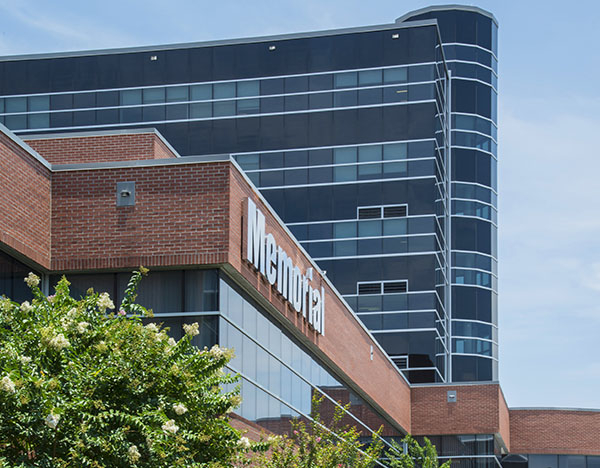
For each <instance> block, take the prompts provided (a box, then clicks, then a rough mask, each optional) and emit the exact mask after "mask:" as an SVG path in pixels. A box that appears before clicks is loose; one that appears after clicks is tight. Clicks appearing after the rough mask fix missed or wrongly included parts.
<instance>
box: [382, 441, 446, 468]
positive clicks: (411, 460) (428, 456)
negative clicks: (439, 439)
mask: <svg viewBox="0 0 600 468" xmlns="http://www.w3.org/2000/svg"><path fill="white" fill-rule="evenodd" d="M403 442H404V447H402V446H400V444H398V443H397V442H396V441H395V440H392V443H391V445H392V448H391V449H390V450H388V451H387V452H386V458H387V460H386V461H387V464H388V466H389V467H390V468H450V464H451V462H450V460H448V461H446V462H444V463H443V464H442V465H440V464H439V461H438V455H437V450H436V449H435V446H434V445H432V443H431V442H430V440H429V439H428V438H427V437H425V443H424V444H423V446H421V445H419V443H418V442H417V441H416V440H415V439H413V438H412V437H411V436H406V437H405V438H404V440H403Z"/></svg>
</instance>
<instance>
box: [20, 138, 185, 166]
mask: <svg viewBox="0 0 600 468" xmlns="http://www.w3.org/2000/svg"><path fill="white" fill-rule="evenodd" d="M24 141H25V142H26V143H27V144H28V145H29V146H31V147H32V148H34V149H35V150H36V151H37V152H39V153H40V154H43V155H44V158H46V160H48V161H49V162H50V163H51V164H78V163H97V162H108V161H132V160H141V159H164V158H174V157H176V156H175V155H174V154H173V152H172V151H171V150H170V149H168V148H167V146H166V145H165V144H164V143H163V142H162V141H161V139H160V138H159V137H158V136H157V135H156V134H155V133H154V132H150V131H148V132H141V133H126V134H121V133H117V134H112V135H111V134H106V135H94V136H77V134H74V135H70V136H59V137H52V136H49V137H48V138H33V139H27V137H24Z"/></svg>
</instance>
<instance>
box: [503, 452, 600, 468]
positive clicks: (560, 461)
mask: <svg viewBox="0 0 600 468" xmlns="http://www.w3.org/2000/svg"><path fill="white" fill-rule="evenodd" d="M502 467H503V468H599V467H600V456H593V455H587V456H586V455H540V454H523V455H519V454H510V455H507V456H505V457H504V458H503V459H502Z"/></svg>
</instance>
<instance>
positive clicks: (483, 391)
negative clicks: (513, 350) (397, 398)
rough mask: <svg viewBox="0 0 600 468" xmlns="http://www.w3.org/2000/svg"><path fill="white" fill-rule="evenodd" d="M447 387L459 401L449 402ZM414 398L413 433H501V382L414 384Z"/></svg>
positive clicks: (412, 393) (412, 390)
mask: <svg viewBox="0 0 600 468" xmlns="http://www.w3.org/2000/svg"><path fill="white" fill-rule="evenodd" d="M448 390H454V391H456V403H448V402H447V392H448ZM411 397H412V424H411V427H412V433H413V434H414V435H444V434H495V433H498V432H500V421H499V415H498V409H499V386H498V384H483V385H435V386H429V387H413V388H412V389H411ZM507 440H508V439H507Z"/></svg>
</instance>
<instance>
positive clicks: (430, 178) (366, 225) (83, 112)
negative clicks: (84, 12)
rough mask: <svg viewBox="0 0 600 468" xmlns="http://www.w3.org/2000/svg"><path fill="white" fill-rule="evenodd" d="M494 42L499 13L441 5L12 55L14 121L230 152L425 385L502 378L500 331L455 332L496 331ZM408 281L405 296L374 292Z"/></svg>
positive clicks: (27, 127)
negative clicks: (317, 26)
mask: <svg viewBox="0 0 600 468" xmlns="http://www.w3.org/2000/svg"><path fill="white" fill-rule="evenodd" d="M420 19H436V20H437V24H436V23H435V22H433V21H426V22H422V21H421V22H411V21H412V20H420ZM438 26H439V28H438ZM440 33H441V36H440ZM496 43H497V25H496V24H495V22H494V20H493V19H492V18H491V17H490V16H489V15H487V14H484V13H483V12H475V11H463V10H461V9H451V8H450V9H447V10H438V9H435V8H434V9H430V10H428V12H426V13H419V14H416V13H415V14H414V15H413V16H410V15H407V17H405V18H403V21H399V22H396V23H393V24H388V25H382V26H373V27H362V28H355V29H353V30H340V31H328V32H313V33H306V34H297V35H291V36H288V37H286V38H276V37H273V38H260V39H256V40H248V41H246V42H241V41H231V42H229V41H223V42H220V43H212V44H209V45H203V44H188V45H183V46H178V47H176V48H167V47H158V48H149V49H147V50H125V51H114V52H111V51H108V52H106V51H104V52H99V53H75V54H70V55H69V56H48V57H38V58H27V57H23V58H19V57H9V58H5V59H2V58H0V76H3V77H5V78H6V79H3V80H0V123H4V124H5V125H6V126H8V127H9V128H10V129H12V130H14V131H15V132H17V133H18V134H20V135H25V136H26V135H28V134H31V133H36V132H38V133H39V132H52V131H61V132H62V131H69V130H77V129H85V130H95V129H98V130H100V129H125V128H133V127H141V126H150V127H155V128H156V129H157V130H158V131H159V132H160V133H161V134H162V135H163V136H164V137H165V138H166V139H167V140H168V141H169V143H171V145H172V146H173V147H174V148H175V149H176V150H177V151H178V152H179V153H180V154H181V155H183V156H188V155H205V154H217V153H219V154H222V153H225V154H231V155H232V156H233V157H234V158H235V159H236V160H237V162H238V163H239V165H240V166H241V167H242V168H243V169H244V171H245V172H246V173H247V175H248V176H249V178H250V179H251V180H252V182H253V183H254V184H255V185H256V186H257V187H258V188H259V189H260V190H261V192H262V194H263V195H264V196H265V197H266V198H267V200H268V201H269V203H270V204H271V205H272V206H273V207H274V209H275V210H276V211H277V213H278V214H279V216H280V217H281V218H282V219H283V221H284V222H285V223H286V224H287V225H288V227H289V228H290V229H291V230H292V232H293V233H294V235H295V236H296V237H297V238H298V239H299V240H300V242H301V243H302V245H303V247H304V248H305V249H306V250H307V251H308V252H309V254H310V255H311V256H312V257H313V258H315V259H316V260H317V262H318V264H319V266H320V267H321V268H322V269H323V270H326V271H327V275H328V277H329V278H330V279H331V280H332V281H333V283H334V284H335V286H336V288H337V289H338V290H339V291H340V292H341V293H342V294H343V296H344V297H345V299H346V300H347V301H348V303H349V304H350V305H351V306H352V307H353V308H354V310H355V311H356V312H357V313H358V314H359V316H360V318H361V319H362V320H363V322H364V323H365V324H366V325H367V327H369V329H370V330H371V331H372V332H373V333H374V336H375V337H376V338H377V339H378V340H379V342H380V343H381V344H382V346H383V347H384V349H385V350H386V351H387V352H388V354H389V355H390V357H391V358H392V359H393V360H394V362H395V363H396V364H397V365H398V366H399V367H400V368H401V369H402V370H403V371H404V372H405V374H406V375H407V376H408V378H409V379H410V380H411V381H412V382H448V381H452V380H456V381H464V380H490V379H496V378H497V357H498V356H497V346H498V344H497V333H493V334H491V336H492V338H482V337H481V336H470V335H468V333H470V331H469V330H470V328H468V327H467V328H464V327H463V329H461V331H460V333H461V334H460V335H457V336H456V339H453V335H454V333H453V329H454V328H455V327H460V326H462V325H459V324H460V323H462V322H464V321H472V320H475V322H473V323H475V324H479V323H480V322H484V323H486V324H489V325H490V326H491V327H496V326H497V320H496V315H497V312H496V303H497V268H496V266H497V252H496V231H497V217H498V214H497V192H496V190H497V189H496V159H497V124H496V108H497V105H496V102H497V46H496ZM450 76H452V79H451V80H450V79H449V77H450ZM373 210H375V212H376V214H373V213H374V211H373ZM369 213H370V214H369ZM455 257H456V258H457V262H458V263H454V259H455ZM459 257H460V258H459ZM394 282H396V283H399V282H402V283H403V284H405V285H406V287H405V289H404V290H403V291H389V290H385V289H384V290H381V291H380V292H378V293H373V292H368V291H367V292H365V291H361V288H360V285H361V284H363V283H381V284H383V283H394ZM177 294H178V296H177V297H178V301H179V295H181V294H182V293H177ZM181 301H185V298H183V297H182V298H181ZM473 307H476V309H473ZM465 333H467V335H466V336H465ZM468 338H473V340H471V341H466V340H468ZM486 340H489V343H488V342H486V343H483V341H486ZM451 356H454V357H453V358H451Z"/></svg>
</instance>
